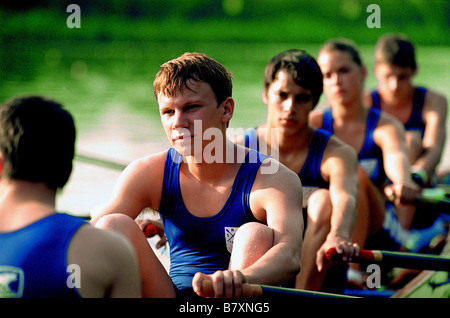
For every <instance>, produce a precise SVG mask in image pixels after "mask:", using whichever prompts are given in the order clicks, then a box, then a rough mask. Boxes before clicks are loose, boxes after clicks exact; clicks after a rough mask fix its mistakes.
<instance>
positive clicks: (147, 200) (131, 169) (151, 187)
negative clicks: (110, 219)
mask: <svg viewBox="0 0 450 318" xmlns="http://www.w3.org/2000/svg"><path fill="white" fill-rule="evenodd" d="M165 157H166V152H163V153H158V154H155V155H152V156H148V157H145V158H141V159H138V160H136V161H134V162H132V163H131V164H130V165H129V166H128V167H127V168H126V169H125V170H124V171H123V172H122V174H121V175H120V177H119V179H118V180H117V182H116V185H115V187H114V190H113V194H112V197H111V200H110V201H109V202H108V203H107V204H106V205H105V206H104V207H103V208H102V209H101V211H100V212H99V213H98V214H97V215H95V216H94V217H93V218H92V220H91V224H93V225H95V224H96V223H97V221H98V219H99V218H101V217H102V216H105V215H107V214H113V213H121V214H125V215H128V216H129V217H131V218H132V219H135V218H136V217H137V216H138V215H139V213H141V212H142V210H144V209H145V208H147V207H149V208H152V209H153V210H156V211H157V210H158V209H159V204H160V199H161V192H162V183H163V178H164V162H165Z"/></svg>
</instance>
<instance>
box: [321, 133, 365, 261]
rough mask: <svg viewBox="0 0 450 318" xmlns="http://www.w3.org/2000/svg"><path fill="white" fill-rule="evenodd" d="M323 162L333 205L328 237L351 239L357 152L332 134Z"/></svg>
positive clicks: (355, 189)
mask: <svg viewBox="0 0 450 318" xmlns="http://www.w3.org/2000/svg"><path fill="white" fill-rule="evenodd" d="M322 161H323V163H322V166H321V171H322V174H325V176H328V181H329V183H330V187H329V191H330V199H331V202H332V206H333V210H332V215H331V230H330V233H329V234H328V237H327V240H330V239H331V240H336V239H337V240H343V241H347V242H350V236H351V234H352V232H353V227H354V224H355V220H356V204H357V200H358V182H359V180H358V171H357V169H358V159H357V155H356V152H355V151H354V150H353V148H351V147H350V146H348V145H346V144H344V143H343V142H341V141H339V140H338V139H336V138H334V137H332V138H330V140H329V142H328V146H327V150H326V151H325V153H324V158H323V160H322ZM325 179H326V178H325ZM344 248H345V247H344ZM342 252H344V253H345V252H346V251H342ZM349 256H351V255H349Z"/></svg>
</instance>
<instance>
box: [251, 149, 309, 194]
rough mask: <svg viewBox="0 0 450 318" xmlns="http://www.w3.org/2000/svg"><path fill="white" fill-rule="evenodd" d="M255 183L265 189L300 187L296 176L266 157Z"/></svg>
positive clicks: (282, 165)
mask: <svg viewBox="0 0 450 318" xmlns="http://www.w3.org/2000/svg"><path fill="white" fill-rule="evenodd" d="M255 182H256V183H257V184H260V185H261V186H262V188H267V189H270V188H271V187H272V188H274V189H279V188H291V187H294V188H297V187H301V182H300V178H299V177H298V175H297V174H296V173H295V172H294V171H292V170H291V169H289V168H288V167H286V166H285V165H284V164H282V163H281V162H279V161H278V160H276V159H274V158H272V157H267V158H266V159H265V160H264V161H263V162H262V163H261V167H260V169H259V173H258V175H257V178H256V179H255Z"/></svg>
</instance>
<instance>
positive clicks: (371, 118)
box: [322, 107, 387, 186]
mask: <svg viewBox="0 0 450 318" xmlns="http://www.w3.org/2000/svg"><path fill="white" fill-rule="evenodd" d="M380 115H381V113H380V110H379V109H376V108H374V107H372V108H370V110H369V115H368V116H367V127H366V135H365V138H364V143H363V146H362V148H361V151H360V152H359V153H358V161H359V164H360V165H361V167H362V168H363V169H364V170H365V171H366V172H367V174H368V175H369V177H370V179H371V180H372V182H373V183H374V184H375V185H376V186H381V185H383V184H384V183H385V182H386V178H387V177H386V173H385V171H384V164H383V152H382V151H381V148H380V147H378V146H377V145H376V144H375V142H374V141H373V131H374V130H375V128H376V127H377V123H378V120H379V118H380ZM322 128H323V129H325V130H326V131H328V132H330V133H333V115H332V112H331V108H327V109H326V110H325V111H324V112H323V124H322Z"/></svg>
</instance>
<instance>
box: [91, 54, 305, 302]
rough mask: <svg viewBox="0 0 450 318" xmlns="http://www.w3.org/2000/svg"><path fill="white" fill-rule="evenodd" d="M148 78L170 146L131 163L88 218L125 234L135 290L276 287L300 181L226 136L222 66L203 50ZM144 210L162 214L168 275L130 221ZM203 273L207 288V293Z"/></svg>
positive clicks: (159, 293) (222, 292)
mask: <svg viewBox="0 0 450 318" xmlns="http://www.w3.org/2000/svg"><path fill="white" fill-rule="evenodd" d="M153 85H154V93H155V96H156V99H157V102H158V104H159V111H160V115H161V122H162V125H163V127H164V130H165V132H166V134H167V138H168V140H169V142H170V143H171V145H172V147H173V148H170V149H169V150H168V151H164V152H162V153H158V154H154V155H150V156H148V157H145V158H141V159H138V160H136V161H135V162H134V163H132V164H131V165H130V166H129V167H128V168H127V169H126V170H125V171H124V172H123V174H122V175H121V177H120V178H119V180H118V183H117V186H116V189H115V192H114V195H113V198H112V200H111V201H110V202H109V204H108V205H107V206H106V207H105V208H104V210H103V213H101V214H100V215H99V216H98V217H96V218H95V219H94V220H93V223H96V224H97V225H98V226H102V227H104V228H112V229H114V230H116V231H119V232H121V233H124V234H125V235H126V236H128V237H129V238H130V240H131V242H132V243H133V244H134V246H135V248H136V251H137V254H138V257H139V263H140V269H141V277H142V286H143V293H144V296H149V297H152V296H153V297H173V296H176V295H180V296H193V295H195V294H194V292H196V293H199V294H202V295H203V296H210V297H240V296H246V295H247V294H246V293H245V291H244V292H243V290H242V284H243V283H246V282H248V283H260V284H273V285H280V284H282V283H283V282H285V281H287V280H289V279H290V278H292V277H294V276H295V275H296V274H297V273H298V271H299V269H300V253H301V246H302V235H301V233H302V231H303V220H302V215H301V205H302V194H301V184H300V181H299V180H298V177H297V176H296V175H295V174H294V173H293V172H292V171H290V170H289V169H287V168H286V167H284V166H283V165H281V164H279V163H278V162H276V161H275V160H274V159H271V158H267V157H266V156H263V155H261V154H258V153H257V152H255V151H250V150H248V149H246V148H243V147H240V146H238V145H236V144H234V143H233V142H232V141H231V140H229V139H227V138H226V135H225V132H226V128H227V126H228V123H229V121H230V120H231V118H232V116H233V111H234V100H233V98H232V97H231V93H232V77H231V73H230V72H229V71H228V70H226V69H225V68H224V67H223V66H222V65H221V64H220V63H218V62H217V61H215V60H213V59H211V58H209V57H207V56H205V55H203V54H198V53H186V54H184V55H182V56H181V57H179V58H177V59H174V60H172V61H169V62H167V63H165V64H163V65H162V66H161V67H160V70H159V72H158V74H157V75H156V78H155V80H154V83H153ZM211 136H213V138H212V137H211ZM211 139H212V140H211ZM244 158H245V160H244ZM273 166H276V167H277V169H270V168H271V167H272V168H273ZM265 168H266V170H267V171H265V170H264V169H265ZM146 207H149V208H151V209H153V210H155V211H158V212H159V214H160V216H161V219H162V221H163V224H164V232H165V235H166V236H167V239H168V242H169V245H170V253H171V254H170V259H171V264H170V277H169V276H168V275H167V273H166V272H165V270H164V268H163V267H162V265H161V264H160V263H159V262H158V260H157V259H156V257H155V255H154V254H153V252H152V250H151V248H150V246H149V244H148V243H147V240H146V239H145V237H144V235H143V234H142V231H141V229H140V228H139V227H138V225H137V224H136V223H135V221H134V219H135V218H136V217H137V216H138V215H139V213H140V212H141V211H142V210H143V209H144V208H146ZM233 236H234V243H233ZM204 280H208V281H210V282H211V283H212V285H213V289H212V292H211V293H210V294H206V295H205V293H204V290H203V288H202V286H203V284H202V281H204Z"/></svg>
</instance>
